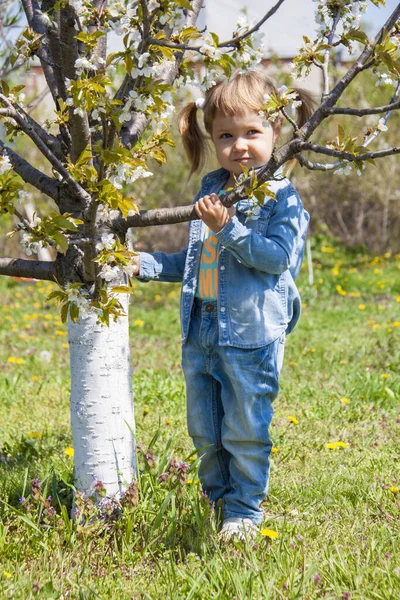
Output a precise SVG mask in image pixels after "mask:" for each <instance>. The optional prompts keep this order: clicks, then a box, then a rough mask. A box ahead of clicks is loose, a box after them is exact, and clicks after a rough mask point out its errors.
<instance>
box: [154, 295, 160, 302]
mask: <svg viewBox="0 0 400 600" xmlns="http://www.w3.org/2000/svg"><path fill="white" fill-rule="evenodd" d="M160 300H161V296H160V294H156V295H155V296H154V301H155V302H160Z"/></svg>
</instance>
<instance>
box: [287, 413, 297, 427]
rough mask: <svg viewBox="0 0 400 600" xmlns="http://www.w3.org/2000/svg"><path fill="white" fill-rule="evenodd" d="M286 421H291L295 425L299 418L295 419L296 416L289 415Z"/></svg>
mask: <svg viewBox="0 0 400 600" xmlns="http://www.w3.org/2000/svg"><path fill="white" fill-rule="evenodd" d="M287 419H288V421H290V422H291V423H293V425H297V424H298V422H299V420H298V419H296V417H292V416H291V415H289V416H288V418H287Z"/></svg>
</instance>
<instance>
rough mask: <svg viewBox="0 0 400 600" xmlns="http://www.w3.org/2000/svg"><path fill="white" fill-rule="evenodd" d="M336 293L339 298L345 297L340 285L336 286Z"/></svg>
mask: <svg viewBox="0 0 400 600" xmlns="http://www.w3.org/2000/svg"><path fill="white" fill-rule="evenodd" d="M336 291H337V293H338V294H340V295H341V296H347V292H346V291H345V290H344V289H343V288H342V286H341V285H337V286H336Z"/></svg>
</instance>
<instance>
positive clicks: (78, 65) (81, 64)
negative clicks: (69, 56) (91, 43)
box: [75, 56, 97, 74]
mask: <svg viewBox="0 0 400 600" xmlns="http://www.w3.org/2000/svg"><path fill="white" fill-rule="evenodd" d="M75 69H76V70H77V73H79V74H80V73H82V71H84V69H91V70H92V71H96V70H97V67H96V65H94V64H93V63H92V62H91V61H90V60H88V59H87V58H86V57H85V56H83V57H82V58H77V59H76V61H75Z"/></svg>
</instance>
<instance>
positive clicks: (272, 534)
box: [260, 529, 279, 540]
mask: <svg viewBox="0 0 400 600" xmlns="http://www.w3.org/2000/svg"><path fill="white" fill-rule="evenodd" d="M260 533H261V535H262V536H263V537H267V538H270V539H271V540H276V538H278V537H279V533H278V532H277V531H274V530H273V529H261V531H260Z"/></svg>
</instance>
